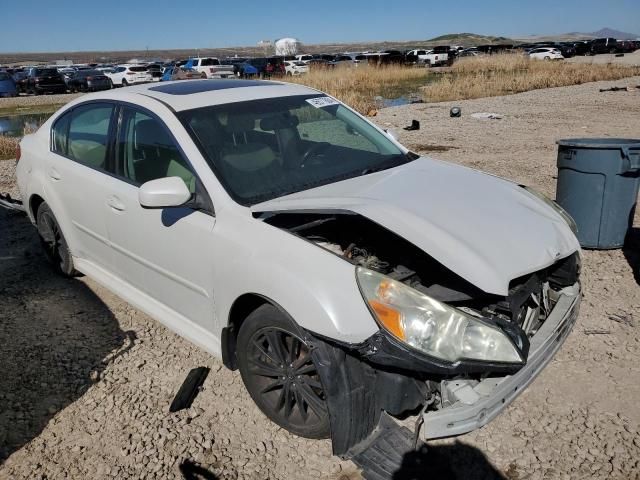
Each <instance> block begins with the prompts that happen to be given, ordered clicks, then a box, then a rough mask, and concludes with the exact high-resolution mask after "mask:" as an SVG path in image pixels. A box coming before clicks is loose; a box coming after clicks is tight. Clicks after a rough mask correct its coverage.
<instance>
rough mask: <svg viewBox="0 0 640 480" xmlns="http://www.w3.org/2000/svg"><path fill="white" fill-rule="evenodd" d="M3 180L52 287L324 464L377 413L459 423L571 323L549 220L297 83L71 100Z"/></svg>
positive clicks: (569, 234)
mask: <svg viewBox="0 0 640 480" xmlns="http://www.w3.org/2000/svg"><path fill="white" fill-rule="evenodd" d="M17 178H18V185H19V188H20V191H21V193H22V197H23V199H24V201H25V206H26V207H27V210H28V215H29V217H30V219H31V221H32V222H33V223H34V224H35V225H36V226H37V231H38V233H39V235H40V238H41V240H42V244H43V246H44V251H45V253H46V256H47V257H48V259H49V260H50V262H51V263H52V265H53V266H54V268H55V269H56V270H57V271H58V272H59V273H61V274H62V275H66V276H74V275H78V274H79V273H83V274H85V275H87V276H89V277H91V278H93V279H94V280H96V281H97V282H99V283H101V284H103V285H104V286H105V287H106V288H108V289H110V290H111V291H113V292H115V293H116V294H118V295H120V296H121V297H122V298H124V299H125V300H127V301H129V302H130V303H131V304H132V305H134V306H135V307H137V308H139V309H140V310H142V311H144V312H146V313H147V314H149V315H151V316H152V317H154V318H155V319H157V320H158V321H160V322H162V323H164V324H165V325H166V326H167V327H169V328H171V329H173V330H174V331H176V332H177V333H178V334H180V335H182V336H184V337H185V338H187V339H188V340H190V341H192V342H194V343H195V344H197V345H199V346H200V347H202V348H203V349H205V350H207V351H208V352H210V353H211V354H213V355H215V356H219V357H221V358H222V361H223V362H224V364H225V365H226V366H227V367H228V368H230V369H239V370H240V373H241V376H242V379H243V381H244V383H245V385H246V387H247V389H248V391H249V393H250V395H251V397H252V398H253V399H254V400H255V402H256V404H257V405H258V406H259V408H260V409H261V410H262V411H263V412H264V414H265V415H267V416H268V417H269V418H270V419H272V420H273V421H274V422H276V423H277V424H279V425H280V426H282V427H283V428H285V429H286V430H288V431H290V432H293V433H295V434H297V435H302V436H305V437H310V438H321V437H331V439H332V441H333V451H334V453H335V454H336V455H341V456H344V457H345V458H348V457H349V456H351V455H353V454H354V453H355V452H356V451H358V449H357V448H354V447H355V446H356V445H360V446H361V445H363V443H362V442H366V441H368V440H367V439H368V438H369V437H370V436H371V435H373V432H374V430H375V427H376V425H378V424H379V422H383V421H384V422H388V421H389V420H390V419H389V416H403V415H406V414H407V413H408V412H416V411H422V413H421V415H422V418H423V420H424V429H423V433H422V434H421V435H422V438H424V439H432V438H439V437H449V436H452V435H459V434H463V433H465V432H468V431H471V430H473V429H476V428H478V427H481V426H482V425H484V424H486V423H487V422H489V421H490V420H491V419H493V418H494V417H495V416H496V415H498V413H500V412H501V411H502V410H503V409H504V408H505V407H506V406H507V405H508V404H509V403H510V402H511V401H512V400H513V399H514V398H515V397H516V396H517V395H518V394H519V393H521V392H522V390H524V388H525V387H526V386H527V385H528V384H529V383H530V382H531V381H532V380H533V379H534V378H535V377H536V375H537V374H538V373H539V372H540V371H541V370H542V369H543V368H544V366H545V365H546V364H547V363H548V362H549V361H550V359H551V358H552V357H553V355H554V354H555V352H556V351H557V349H558V348H560V346H561V345H562V343H563V341H564V340H565V338H566V337H567V335H568V334H569V332H570V331H571V328H572V326H573V324H574V323H575V320H576V315H577V311H578V306H579V303H580V298H581V294H580V283H579V271H580V253H579V244H578V241H577V240H576V237H575V235H574V233H573V231H572V228H573V224H572V220H571V218H570V217H569V216H568V215H567V214H566V213H565V212H564V211H563V210H562V209H561V208H560V207H558V206H557V205H556V204H555V203H554V202H552V201H550V200H548V199H546V198H545V197H543V196H541V195H539V194H536V193H535V192H533V191H532V190H529V189H527V188H525V187H522V186H520V185H517V184H515V183H512V182H509V181H506V180H503V179H500V178H497V177H495V176H491V175H486V174H483V173H481V172H478V171H475V170H471V169H469V168H465V167H462V166H459V165H455V164H452V163H447V162H442V161H438V160H434V159H431V158H425V157H420V156H418V155H416V154H414V153H412V152H410V151H409V150H407V149H406V148H405V147H403V146H402V145H401V144H399V143H398V142H397V141H396V140H395V139H394V137H393V136H392V135H390V134H388V133H386V132H385V131H383V130H381V129H380V128H378V127H377V126H376V125H374V124H373V123H371V122H369V121H368V120H367V119H366V118H364V117H362V116H361V115H359V114H357V113H355V112H354V111H353V110H351V109H350V108H349V107H347V106H345V105H344V104H342V103H341V102H339V101H337V100H336V99H334V98H332V97H329V96H327V95H325V94H323V93H321V92H318V91H317V90H313V89H310V88H307V87H304V86H301V85H293V84H286V83H278V82H266V81H252V80H247V81H242V82H239V81H237V80H194V81H190V82H166V83H162V84H159V85H158V84H152V85H143V86H135V87H131V88H127V89H122V90H110V91H106V92H100V93H93V94H88V95H85V96H83V97H81V98H79V99H76V100H75V101H73V102H71V103H69V104H68V105H66V106H65V107H63V108H62V109H61V110H59V111H58V112H57V113H55V114H54V115H53V116H52V117H51V118H50V119H49V120H48V121H47V122H45V123H44V125H43V126H42V127H41V128H40V129H39V130H38V131H37V132H36V133H34V134H32V135H27V136H25V137H24V138H23V140H22V142H21V156H19V159H18V164H17ZM382 412H384V413H382ZM387 424H388V423H387Z"/></svg>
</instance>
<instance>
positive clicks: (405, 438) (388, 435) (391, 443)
mask: <svg viewBox="0 0 640 480" xmlns="http://www.w3.org/2000/svg"><path fill="white" fill-rule="evenodd" d="M412 450H413V434H412V432H411V431H410V430H409V429H408V428H406V427H401V426H400V425H398V424H397V423H396V422H395V421H394V420H393V419H392V418H391V417H389V416H388V415H387V414H384V413H383V414H382V415H381V416H380V422H379V423H378V426H377V427H376V429H375V430H374V432H373V434H372V442H371V443H370V444H369V445H368V447H367V448H366V449H365V450H364V451H363V452H361V453H358V454H357V455H355V456H354V457H353V458H352V459H351V461H352V462H353V463H355V464H356V465H357V466H358V467H360V468H361V469H362V476H363V478H365V479H366V480H392V479H394V478H395V475H396V474H397V472H399V471H400V470H401V468H402V466H403V460H404V457H405V454H406V453H408V452H411V451H412Z"/></svg>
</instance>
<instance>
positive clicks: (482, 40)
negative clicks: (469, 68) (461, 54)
mask: <svg viewBox="0 0 640 480" xmlns="http://www.w3.org/2000/svg"><path fill="white" fill-rule="evenodd" d="M427 42H428V43H442V44H451V45H464V46H475V45H488V44H499V43H514V41H513V39H511V38H507V37H494V36H491V35H478V34H477V33H449V34H447V35H440V36H439V37H435V38H432V39H431V40H427Z"/></svg>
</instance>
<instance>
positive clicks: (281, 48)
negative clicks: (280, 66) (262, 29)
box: [274, 37, 300, 57]
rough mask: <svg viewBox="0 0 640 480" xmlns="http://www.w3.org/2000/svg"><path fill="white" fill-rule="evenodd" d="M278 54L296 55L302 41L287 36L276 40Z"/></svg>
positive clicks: (275, 45)
mask: <svg viewBox="0 0 640 480" xmlns="http://www.w3.org/2000/svg"><path fill="white" fill-rule="evenodd" d="M274 47H275V53H276V56H279V57H286V56H291V55H296V54H297V53H298V48H299V47H300V41H299V40H298V39H297V38H290V37H285V38H281V39H279V40H276V41H275V42H274Z"/></svg>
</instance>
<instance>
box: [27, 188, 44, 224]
mask: <svg viewBox="0 0 640 480" xmlns="http://www.w3.org/2000/svg"><path fill="white" fill-rule="evenodd" d="M43 203H44V198H42V197H41V196H40V195H38V194H37V193H34V194H33V195H31V197H30V198H29V213H30V214H31V216H32V217H33V219H34V221H36V220H37V217H38V209H39V208H40V205H42V204H43Z"/></svg>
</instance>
